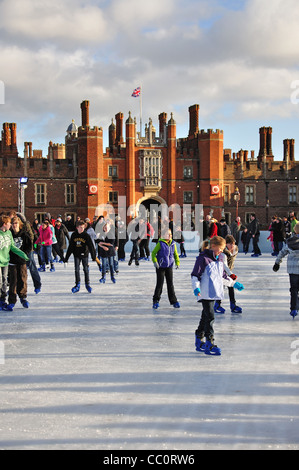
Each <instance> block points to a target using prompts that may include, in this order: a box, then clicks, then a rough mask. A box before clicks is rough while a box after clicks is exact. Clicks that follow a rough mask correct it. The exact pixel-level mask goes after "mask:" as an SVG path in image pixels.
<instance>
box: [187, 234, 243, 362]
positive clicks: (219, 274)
mask: <svg viewBox="0 0 299 470" xmlns="http://www.w3.org/2000/svg"><path fill="white" fill-rule="evenodd" d="M225 245H226V243H225V240H224V239H223V238H222V237H218V236H215V237H213V238H211V240H210V249H205V250H203V251H202V252H201V253H200V254H199V256H198V257H197V259H196V262H195V265H194V268H193V271H192V273H191V280H192V287H193V292H194V295H195V296H196V297H197V298H198V297H199V296H200V297H201V299H202V302H201V303H202V306H203V310H202V315H201V319H200V322H199V325H198V328H197V330H196V331H195V347H196V350H197V351H203V352H205V354H208V355H215V356H220V355H221V349H220V348H219V347H218V346H217V345H215V344H214V327H213V325H214V321H215V312H214V304H215V300H221V299H223V298H224V290H223V284H225V285H227V286H229V287H234V288H235V289H238V290H243V289H244V286H243V285H242V284H240V283H239V282H236V281H234V280H233V279H231V278H230V277H229V276H228V275H227V274H226V272H225V270H224V264H223V262H222V261H220V259H219V255H220V254H221V253H222V252H223V250H224V248H225ZM204 338H205V341H204Z"/></svg>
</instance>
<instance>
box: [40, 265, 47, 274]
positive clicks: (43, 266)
mask: <svg viewBox="0 0 299 470" xmlns="http://www.w3.org/2000/svg"><path fill="white" fill-rule="evenodd" d="M38 271H39V272H40V273H44V272H45V271H46V265H45V263H44V264H42V265H41V267H40V268H38Z"/></svg>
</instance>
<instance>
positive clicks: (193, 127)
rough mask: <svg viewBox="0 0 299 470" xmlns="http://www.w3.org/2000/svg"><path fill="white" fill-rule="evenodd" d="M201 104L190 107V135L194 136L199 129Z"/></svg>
mask: <svg viewBox="0 0 299 470" xmlns="http://www.w3.org/2000/svg"><path fill="white" fill-rule="evenodd" d="M198 126H199V104H194V105H193V106H190V107H189V136H194V135H195V134H197V133H198V131H199V127H198Z"/></svg>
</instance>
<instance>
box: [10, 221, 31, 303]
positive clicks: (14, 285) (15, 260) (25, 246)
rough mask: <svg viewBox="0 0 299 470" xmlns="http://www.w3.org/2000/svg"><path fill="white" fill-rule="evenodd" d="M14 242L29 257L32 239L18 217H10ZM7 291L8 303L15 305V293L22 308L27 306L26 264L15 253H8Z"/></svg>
mask: <svg viewBox="0 0 299 470" xmlns="http://www.w3.org/2000/svg"><path fill="white" fill-rule="evenodd" d="M10 231H11V233H12V236H13V239H14V244H15V246H17V247H18V248H19V249H20V250H22V251H23V252H24V253H25V254H26V255H27V256H28V258H29V253H30V252H31V251H32V247H33V240H32V237H31V235H30V234H29V233H28V231H27V230H26V228H25V226H24V225H23V223H22V221H21V219H19V217H13V218H12V219H11V228H10ZM8 274H9V291H8V304H9V305H11V306H15V304H16V303H17V295H18V296H19V299H20V302H21V304H22V305H23V307H24V308H28V307H29V303H28V300H27V264H26V261H25V260H24V259H23V258H20V256H18V255H16V254H15V253H11V254H10V260H9V268H8Z"/></svg>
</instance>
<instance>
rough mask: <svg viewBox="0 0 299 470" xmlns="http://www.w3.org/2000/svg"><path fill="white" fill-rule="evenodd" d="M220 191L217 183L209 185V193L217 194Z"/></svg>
mask: <svg viewBox="0 0 299 470" xmlns="http://www.w3.org/2000/svg"><path fill="white" fill-rule="evenodd" d="M219 193H220V188H219V186H218V185H217V184H213V185H211V194H212V195H213V194H219Z"/></svg>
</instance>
